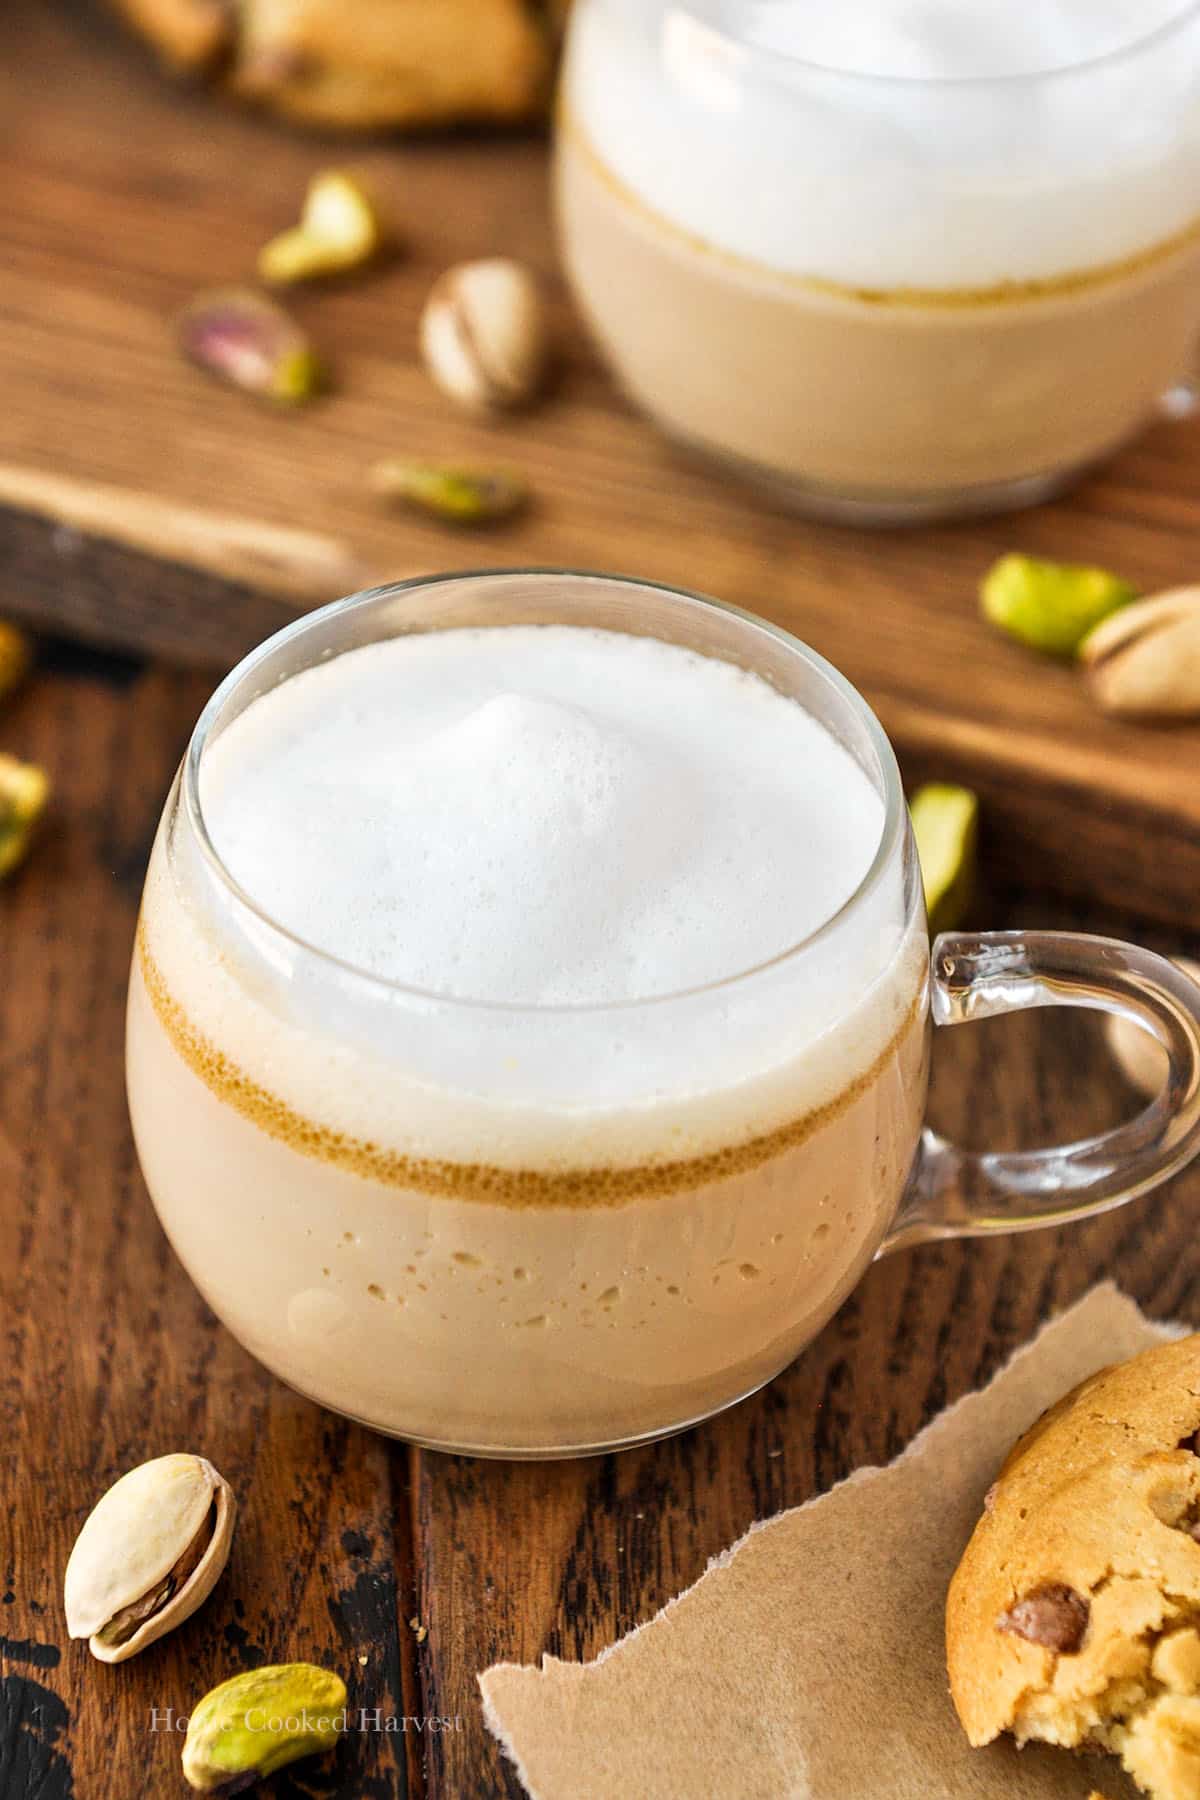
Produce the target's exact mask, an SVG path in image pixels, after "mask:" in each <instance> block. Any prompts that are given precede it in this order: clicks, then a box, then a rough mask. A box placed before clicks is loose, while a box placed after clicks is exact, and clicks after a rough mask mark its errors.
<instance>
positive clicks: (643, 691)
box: [142, 626, 928, 1170]
mask: <svg viewBox="0 0 1200 1800" xmlns="http://www.w3.org/2000/svg"><path fill="white" fill-rule="evenodd" d="M200 781H201V802H202V807H203V810H204V814H205V818H206V821H207V823H208V826H209V830H210V833H211V836H212V838H213V840H214V842H215V845H216V847H217V849H218V851H219V853H220V855H221V857H222V859H223V860H224V861H225V863H226V865H227V867H228V868H229V869H230V870H231V872H232V873H233V874H234V876H235V877H236V878H237V880H238V881H239V883H240V884H241V885H242V887H243V888H244V889H245V890H246V891H247V893H249V894H250V895H252V896H253V898H254V900H255V901H256V902H257V903H258V905H260V906H261V907H263V908H264V909H265V910H266V911H267V912H268V913H269V914H270V915H271V916H272V917H275V918H277V919H278V920H279V921H280V922H281V923H284V924H286V925H288V926H290V927H291V928H292V930H294V931H295V932H296V933H298V934H299V935H300V936H302V937H303V938H305V939H308V940H311V941H313V942H314V943H317V944H320V945H324V946H326V947H327V948H328V949H329V950H331V951H334V952H335V953H336V954H337V955H339V956H340V957H341V958H343V959H346V960H349V961H351V962H353V963H354V964H356V965H358V966H361V967H364V968H370V969H373V970H374V971H375V972H376V973H377V974H382V975H388V976H391V977H393V978H395V979H397V980H402V981H406V982H409V983H419V984H421V985H422V986H425V987H432V988H434V989H437V990H439V991H441V992H444V993H447V994H458V995H469V996H472V997H473V998H476V999H484V1000H487V999H488V997H489V996H490V997H491V1001H492V1003H490V1004H484V1005H482V1006H480V1005H475V1006H472V1005H470V1004H464V1003H463V1002H462V1001H460V1000H456V999H452V998H448V999H444V1000H437V999H421V998H418V997H414V996H413V995H412V994H410V993H409V992H407V991H405V990H402V989H399V988H393V987H388V986H381V985H380V984H379V983H378V982H377V981H373V980H364V979H363V977H361V976H359V977H355V976H353V975H348V974H346V973H345V972H343V971H342V969H341V968H340V965H337V964H332V963H328V962H326V961H325V960H324V959H323V958H320V957H314V956H312V955H311V954H307V953H304V952H301V951H298V950H296V949H295V948H294V947H291V946H290V945H289V944H288V942H287V940H285V939H281V938H280V937H279V935H278V933H277V931H276V930H275V929H274V927H271V926H266V925H264V924H263V922H262V920H261V919H260V918H259V917H258V916H257V914H255V913H253V912H250V911H248V910H247V909H246V908H245V907H244V906H242V905H240V904H239V903H237V902H236V901H235V900H234V899H233V898H232V897H231V895H230V893H229V891H228V889H227V888H226V887H225V886H224V885H223V883H222V882H221V881H219V880H218V879H216V878H215V876H214V874H213V871H212V869H211V868H210V866H209V864H208V863H207V861H206V859H205V858H204V857H203V856H202V855H200V854H199V853H198V851H197V848H196V846H195V843H194V840H193V839H192V837H191V834H190V831H189V830H188V828H187V826H186V824H185V822H184V818H183V815H182V813H181V812H179V811H177V810H175V809H174V808H170V807H169V808H168V812H167V815H166V818H165V821H164V827H163V830H162V832H161V833H160V836H159V841H158V843H157V845H156V848H155V852H154V856H153V857H152V859H151V865H150V872H149V875H148V878H147V885H146V896H145V902H144V906H143V914H142V924H143V931H144V943H145V947H146V949H147V951H148V952H149V955H150V957H151V958H152V960H153V965H154V968H155V970H156V971H157V976H158V978H159V979H160V980H161V981H162V983H164V984H165V988H166V990H167V991H168V993H169V994H170V996H171V998H172V1000H173V1001H174V1002H175V1003H176V1004H177V1005H178V1006H179V1007H181V1008H182V1009H183V1013H184V1014H185V1016H186V1018H187V1020H188V1022H189V1025H190V1027H191V1029H192V1030H193V1031H194V1032H196V1033H198V1034H199V1035H200V1037H201V1038H203V1039H204V1040H207V1042H208V1043H209V1044H210V1045H211V1046H214V1047H215V1049H216V1050H217V1051H219V1053H220V1055H221V1057H222V1058H224V1059H225V1065H226V1066H227V1065H228V1064H232V1065H234V1066H235V1067H236V1068H237V1069H238V1070H240V1071H241V1072H242V1073H243V1075H245V1076H247V1077H248V1078H249V1079H250V1080H252V1081H253V1082H255V1083H258V1084H259V1085H261V1087H263V1088H265V1089H266V1090H267V1091H268V1092H269V1093H271V1094H273V1095H275V1096H278V1097H280V1098H281V1099H283V1100H284V1101H286V1103H287V1104H288V1105H289V1106H290V1107H291V1108H293V1109H294V1110H295V1111H296V1112H297V1113H299V1114H300V1115H302V1117H303V1118H305V1119H307V1120H310V1121H313V1122H316V1123H318V1124H320V1125H322V1126H325V1127H328V1128H333V1129H336V1130H338V1131H340V1132H343V1133H346V1134H348V1135H351V1136H353V1137H357V1138H360V1139H364V1140H370V1141H372V1142H374V1143H376V1144H384V1145H388V1146H391V1147H395V1148H396V1149H397V1150H400V1151H402V1152H404V1153H405V1154H410V1155H414V1156H419V1157H437V1158H449V1159H452V1160H455V1161H461V1162H486V1163H489V1164H500V1165H503V1166H507V1167H515V1168H529V1167H535V1168H538V1169H543V1170H545V1169H554V1168H563V1167H566V1168H570V1169H577V1168H579V1167H589V1168H590V1167H595V1166H605V1167H611V1166H626V1167H628V1166H639V1165H641V1164H643V1163H647V1162H656V1161H662V1160H667V1161H672V1160H675V1159H677V1158H680V1157H688V1156H694V1155H703V1154H707V1153H709V1152H711V1151H714V1150H718V1149H724V1148H726V1147H728V1146H730V1145H735V1144H737V1143H739V1142H744V1141H745V1140H746V1139H748V1138H750V1137H754V1136H756V1135H758V1134H760V1133H764V1132H769V1131H771V1130H774V1129H775V1128H777V1127H780V1126H783V1125H786V1124H789V1123H790V1122H791V1121H794V1120H796V1119H798V1118H800V1117H803V1116H805V1115H806V1114H808V1113H810V1112H811V1111H814V1110H816V1109H818V1108H821V1107H824V1106H828V1105H833V1104H835V1103H836V1102H838V1101H839V1100H840V1099H841V1098H842V1097H843V1096H844V1095H845V1094H846V1093H847V1091H848V1089H850V1088H851V1087H852V1086H853V1084H854V1083H855V1082H856V1081H858V1080H859V1079H860V1078H861V1077H863V1076H864V1075H865V1074H866V1073H867V1071H868V1070H869V1069H870V1068H871V1066H872V1065H873V1064H874V1063H875V1062H876V1061H877V1059H878V1058H879V1057H881V1056H882V1055H883V1054H884V1053H885V1052H886V1051H887V1050H888V1048H889V1046H890V1045H892V1044H893V1042H894V1040H895V1039H896V1037H897V1034H898V1033H899V1032H900V1030H901V1029H902V1028H903V1026H904V1025H905V1022H906V1021H911V1018H912V1014H913V1009H914V1006H915V1005H916V1004H917V1001H918V998H919V996H920V994H921V993H922V991H923V987H924V984H925V981H926V976H927V966H928V951H927V944H926V940H925V935H924V921H923V917H922V914H921V910H920V902H919V894H918V893H917V890H916V885H914V884H911V883H910V884H908V885H907V886H906V881H905V877H904V874H903V870H902V867H901V861H900V858H899V857H897V858H895V859H894V860H890V861H889V863H888V865H887V867H886V869H885V870H883V871H882V872H880V873H878V874H877V875H876V878H875V879H874V881H873V882H872V883H871V884H870V885H869V886H868V887H867V889H866V890H865V891H864V892H863V893H861V894H859V896H858V898H857V899H856V901H855V904H854V905H853V906H851V907H849V908H846V909H845V910H842V911H838V910H837V909H839V908H841V907H842V904H843V902H844V901H845V900H846V899H847V898H848V897H849V896H850V895H851V893H853V892H854V891H855V889H856V887H857V886H858V883H859V882H860V880H861V878H862V876H863V875H864V874H866V872H867V870H868V868H869V866H870V865H871V863H872V861H873V858H874V855H875V852H876V849H877V847H878V844H879V840H880V835H881V829H882V825H883V809H882V804H881V801H880V799H879V797H878V795H877V793H876V790H875V786H874V784H873V783H872V782H871V781H870V780H869V779H868V778H867V776H866V775H865V774H864V773H863V772H862V770H861V769H860V768H859V766H858V764H857V763H856V762H855V761H854V760H853V759H852V758H851V756H850V755H849V754H848V753H847V752H846V751H845V750H843V749H842V747H841V746H840V745H838V744H837V743H836V742H835V741H834V739H833V738H832V737H831V736H830V735H829V734H828V733H827V732H826V731H825V730H824V729H823V728H822V727H821V726H820V725H819V724H818V723H817V722H816V721H815V720H814V719H813V718H812V717H811V716H810V715H809V714H807V713H806V712H805V711H804V710H803V709H802V708H801V707H800V706H798V705H797V704H795V703H794V702H792V701H790V700H787V699H785V698H784V697H783V696H781V695H780V694H778V693H776V692H775V691H774V690H773V689H771V688H770V687H768V686H767V685H766V684H765V683H764V682H763V681H761V680H760V679H759V678H758V677H756V676H753V675H750V674H747V673H745V672H743V671H741V670H738V669H735V668H733V667H731V666H730V665H728V664H726V663H723V662H718V661H715V660H712V659H708V658H704V657H700V656H697V655H694V654H693V653H691V652H689V651H685V650H682V649H679V648H675V647H672V646H669V645H666V644H663V643H661V642H659V641H658V640H656V639H648V638H638V637H633V636H628V635H625V634H622V633H619V632H607V631H593V630H589V629H583V628H579V627H567V626H531V627H526V626H504V627H501V628H496V629H492V630H486V629H484V630H470V631H468V630H451V631H443V632H433V633H429V634H427V635H424V634H422V635H414V636H410V637H403V638H399V639H395V640H392V641H390V642H385V643H381V644H377V645H374V646H371V647H369V648H367V649H363V650H357V651H350V652H347V653H346V654H344V655H342V656H339V657H337V658H334V659H332V660H331V661H329V662H326V663H323V664H320V665H318V666H317V667H315V668H314V669H312V670H309V671H308V672H306V673H304V674H301V675H298V676H296V677H295V678H293V679H292V680H290V681H288V682H286V683H285V684H284V685H282V686H280V687H277V688H274V689H272V690H270V691H269V692H267V693H265V694H264V695H263V696H262V697H260V698H258V699H256V700H254V701H252V702H251V703H250V705H249V706H248V707H247V708H246V710H245V711H244V712H243V713H242V714H241V715H240V716H239V717H237V718H236V719H235V720H234V721H233V722H232V723H231V724H230V725H229V726H228V727H226V729H224V730H223V731H222V732H221V733H220V734H219V735H218V736H216V737H215V738H214V739H213V740H212V741H211V742H210V743H209V745H208V746H207V748H206V750H205V753H204V757H203V759H202V762H201V772H200ZM831 915H836V916H832V917H831ZM824 920H829V923H828V924H827V925H826V927H825V929H824V931H822V932H821V934H820V936H819V937H818V938H817V939H816V941H815V943H814V944H813V945H812V947H811V948H810V949H808V950H800V951H798V952H797V953H796V954H794V955H792V956H786V957H784V958H783V959H782V961H780V962H778V963H776V964H773V965H772V966H769V967H766V968H760V969H758V971H757V972H756V973H752V974H748V975H746V976H744V977H743V978H742V979H740V980H737V981H727V982H724V983H723V984H721V985H718V986H716V987H713V988H711V989H703V990H701V991H700V992H692V993H688V994H681V993H680V992H679V990H680V989H681V988H687V987H688V985H689V984H696V983H703V982H709V981H713V980H718V979H719V978H720V977H721V976H728V975H731V974H735V973H737V972H738V971H739V970H742V969H746V968H747V967H749V966H750V965H754V964H759V963H761V962H762V960H763V959H764V958H766V957H770V956H772V955H773V954H775V953H777V952H779V951H782V950H786V949H788V948H789V947H790V946H791V945H793V944H794V943H796V942H797V940H799V939H801V938H803V937H804V936H805V935H806V934H807V933H809V932H810V931H812V930H813V929H814V928H816V927H818V926H820V925H821V924H822V921H824ZM672 991H673V992H674V995H675V997H673V998H660V999H658V1000H657V1001H652V1002H650V1003H647V1004H643V1005H634V1006H625V1005H617V1006H596V1005H594V1004H591V1005H585V1006H583V1007H582V1009H580V1010H577V1011H572V1012H568V1013H564V1012H562V1011H561V1010H558V1008H559V1006H560V1005H561V1003H562V1002H563V1001H564V1000H582V1001H586V1002H593V1003H594V1002H596V1001H598V1000H601V999H610V1000H611V999H620V998H622V997H624V998H628V997H630V996H645V995H646V994H647V993H651V994H657V995H660V996H663V995H666V994H668V993H671V992H672ZM517 999H520V1000H523V1001H526V1002H546V1001H550V1002H552V1004H549V1005H541V1006H533V1007H525V1008H523V1009H519V1010H514V1009H513V1008H512V1007H511V1006H508V1005H496V1004H494V1002H495V1001H496V1000H504V1001H512V1000H517Z"/></svg>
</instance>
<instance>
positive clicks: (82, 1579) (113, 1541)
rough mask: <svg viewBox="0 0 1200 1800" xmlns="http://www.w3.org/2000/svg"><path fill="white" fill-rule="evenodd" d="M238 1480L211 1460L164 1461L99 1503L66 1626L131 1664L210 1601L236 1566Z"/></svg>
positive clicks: (70, 1568) (107, 1658)
mask: <svg viewBox="0 0 1200 1800" xmlns="http://www.w3.org/2000/svg"><path fill="white" fill-rule="evenodd" d="M235 1512H236V1506H235V1503H234V1498H233V1493H232V1490H231V1489H230V1486H229V1483H228V1482H227V1481H225V1479H224V1478H223V1477H222V1476H221V1475H219V1474H218V1473H217V1471H216V1469H214V1468H213V1466H212V1464H211V1463H210V1462H207V1461H206V1460H205V1459H204V1457H202V1456H185V1455H172V1456H158V1457H155V1459H154V1460H153V1462H147V1463H142V1464H141V1465H140V1467H138V1468H136V1469H130V1471H129V1473H128V1474H127V1475H122V1477H121V1479H120V1480H119V1481H118V1482H117V1483H116V1485H115V1486H114V1487H111V1488H109V1490H108V1492H107V1493H106V1494H105V1495H104V1496H103V1497H102V1498H101V1499H100V1500H98V1501H97V1503H96V1505H95V1506H94V1507H93V1508H92V1511H91V1512H90V1513H89V1514H88V1517H87V1518H86V1519H85V1521H84V1525H83V1530H82V1531H81V1532H80V1533H79V1536H78V1537H77V1538H76V1540H75V1548H74V1549H73V1550H72V1552H71V1556H70V1560H69V1561H68V1563H67V1573H66V1579H65V1582H64V1599H65V1602H66V1612H67V1629H68V1630H69V1631H70V1633H71V1636H72V1637H78V1638H83V1637H85V1638H87V1639H88V1647H89V1649H90V1650H91V1652H92V1655H93V1656H95V1657H97V1658H98V1659H99V1660H100V1661H101V1662H110V1663H115V1662H124V1661H125V1660H126V1659H127V1658H128V1657H131V1656H136V1655H137V1653H138V1651H139V1650H144V1649H145V1648H146V1646H147V1644H152V1643H153V1642H154V1640H155V1639H156V1638H160V1637H162V1636H164V1635H165V1633H166V1632H168V1631H172V1630H174V1628H175V1626H176V1625H180V1624H182V1622H183V1620H184V1619H187V1618H189V1617H190V1616H191V1614H192V1613H194V1612H195V1611H196V1609H197V1607H199V1606H201V1605H202V1604H203V1603H204V1601H205V1600H207V1598H208V1596H209V1594H210V1593H211V1592H212V1590H213V1588H214V1587H215V1586H216V1583H217V1580H218V1578H219V1577H220V1574H221V1571H222V1570H223V1569H224V1567H225V1564H226V1563H227V1562H228V1560H229V1549H230V1545H231V1543H232V1541H233V1521H234V1515H235Z"/></svg>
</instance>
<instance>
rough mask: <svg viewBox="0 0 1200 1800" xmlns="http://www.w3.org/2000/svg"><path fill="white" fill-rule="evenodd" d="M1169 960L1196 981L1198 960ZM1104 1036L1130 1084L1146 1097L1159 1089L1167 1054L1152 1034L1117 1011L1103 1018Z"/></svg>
mask: <svg viewBox="0 0 1200 1800" xmlns="http://www.w3.org/2000/svg"><path fill="white" fill-rule="evenodd" d="M1172 960H1173V961H1174V963H1175V966H1176V968H1179V969H1182V970H1183V972H1184V974H1185V975H1190V976H1191V978H1192V980H1193V981H1194V982H1196V983H1197V984H1200V963H1195V962H1192V961H1190V959H1189V958H1188V957H1186V956H1176V957H1174V958H1173V959H1172ZM1104 1036H1105V1038H1106V1040H1107V1042H1108V1047H1109V1049H1110V1051H1111V1052H1112V1056H1113V1061H1114V1062H1115V1063H1116V1065H1117V1067H1118V1068H1119V1069H1120V1071H1121V1073H1122V1075H1123V1076H1124V1077H1125V1079H1126V1081H1127V1082H1128V1083H1129V1085H1130V1087H1133V1088H1136V1089H1137V1091H1138V1093H1139V1094H1145V1095H1146V1096H1147V1098H1152V1097H1153V1096H1154V1095H1155V1094H1159V1093H1161V1092H1162V1088H1163V1083H1164V1082H1165V1081H1166V1079H1167V1053H1166V1051H1165V1050H1164V1049H1163V1047H1162V1045H1161V1044H1160V1043H1159V1041H1158V1039H1157V1038H1156V1037H1154V1036H1153V1035H1152V1034H1151V1033H1150V1032H1148V1031H1143V1030H1142V1027H1141V1026H1140V1025H1138V1024H1136V1023H1135V1021H1134V1020H1133V1019H1125V1018H1122V1017H1121V1016H1120V1015H1119V1014H1117V1013H1110V1014H1109V1015H1108V1017H1107V1018H1106V1019H1105V1021H1104Z"/></svg>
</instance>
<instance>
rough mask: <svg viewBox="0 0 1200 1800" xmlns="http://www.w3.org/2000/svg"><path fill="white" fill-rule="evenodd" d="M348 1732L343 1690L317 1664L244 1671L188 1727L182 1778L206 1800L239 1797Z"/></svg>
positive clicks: (207, 1700) (201, 1706)
mask: <svg viewBox="0 0 1200 1800" xmlns="http://www.w3.org/2000/svg"><path fill="white" fill-rule="evenodd" d="M345 1729H346V1684H345V1682H344V1681H342V1680H341V1679H340V1677H339V1676H337V1675H332V1674H330V1672H329V1670H328V1669H319V1668H317V1667H316V1665H315V1664H313V1663H277V1664H274V1665H271V1666H269V1667H267V1668H264V1669H247V1670H246V1671H245V1673H244V1674H242V1675H235V1676H233V1678H232V1679H231V1680H229V1681H223V1682H222V1683H221V1685H220V1687H215V1688H213V1690H212V1692H211V1693H208V1694H205V1696H204V1698H203V1700H201V1701H200V1702H199V1703H198V1704H197V1705H196V1707H195V1708H194V1709H193V1711H192V1714H191V1717H190V1718H189V1720H188V1728H187V1737H186V1738H185V1739H184V1744H183V1773H184V1776H185V1778H186V1780H187V1781H188V1782H189V1783H190V1785H191V1786H192V1787H194V1788H197V1789H198V1790H199V1791H200V1792H201V1793H203V1794H220V1793H240V1792H241V1791H242V1790H243V1789H244V1788H247V1787H251V1786H253V1784H254V1782H256V1781H259V1780H261V1779H263V1778H264V1777H265V1776H267V1775H273V1774H274V1773H275V1771H276V1769H282V1768H283V1767H284V1766H285V1764H287V1763H290V1762H295V1761H296V1760H297V1758H299V1757H301V1756H320V1755H323V1754H324V1753H325V1752H326V1751H328V1750H332V1749H333V1747H334V1745H335V1744H336V1743H337V1741H338V1737H339V1735H340V1734H341V1733H342V1732H343V1731H345Z"/></svg>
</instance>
